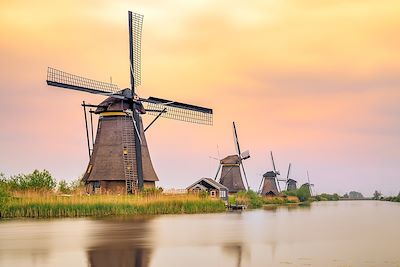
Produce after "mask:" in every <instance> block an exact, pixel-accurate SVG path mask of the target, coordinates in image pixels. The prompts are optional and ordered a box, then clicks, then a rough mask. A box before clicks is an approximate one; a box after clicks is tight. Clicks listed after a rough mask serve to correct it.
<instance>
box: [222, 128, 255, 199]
mask: <svg viewBox="0 0 400 267" xmlns="http://www.w3.org/2000/svg"><path fill="white" fill-rule="evenodd" d="M233 140H234V142H235V148H236V153H237V154H235V155H229V156H227V157H225V158H223V159H221V160H220V162H219V166H218V170H217V174H216V175H215V180H216V179H217V177H218V174H219V172H220V170H221V176H220V179H219V182H220V183H221V184H223V185H224V186H226V187H228V189H229V193H237V192H239V191H241V190H246V187H245V186H244V184H243V179H242V175H241V172H240V168H242V171H243V176H244V178H245V180H246V186H247V190H248V189H249V183H248V181H247V176H246V171H245V170H244V166H243V161H244V160H246V159H248V158H250V153H249V151H248V150H246V151H243V152H241V150H240V145H239V139H238V136H237V131H236V125H235V122H233Z"/></svg>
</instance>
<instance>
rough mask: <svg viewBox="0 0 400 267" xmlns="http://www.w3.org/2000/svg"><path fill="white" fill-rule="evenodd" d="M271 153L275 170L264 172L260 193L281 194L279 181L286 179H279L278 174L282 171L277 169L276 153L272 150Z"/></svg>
mask: <svg viewBox="0 0 400 267" xmlns="http://www.w3.org/2000/svg"><path fill="white" fill-rule="evenodd" d="M270 155H271V161H272V167H273V171H267V172H266V173H264V175H263V177H262V179H261V183H260V186H259V188H258V192H260V194H261V195H263V196H277V195H279V193H280V192H281V188H280V185H279V181H286V180H282V179H278V175H280V172H279V171H278V170H276V166H275V161H274V155H273V154H272V151H271V152H270ZM260 189H261V190H260Z"/></svg>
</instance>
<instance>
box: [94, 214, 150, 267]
mask: <svg viewBox="0 0 400 267" xmlns="http://www.w3.org/2000/svg"><path fill="white" fill-rule="evenodd" d="M150 221H151V218H138V219H129V218H128V219H123V218H116V219H111V220H110V219H108V220H105V221H104V222H103V223H102V224H103V227H101V229H98V231H95V232H93V233H92V237H95V238H96V240H97V241H96V242H95V243H94V244H93V245H92V246H90V247H89V248H88V249H87V255H88V260H89V264H90V266H95V267H113V266H135V267H141V266H143V267H146V266H150V259H151V254H152V249H151V248H150V246H148V244H146V243H145V242H144V241H145V239H146V236H149V235H151V230H150V227H149V226H150Z"/></svg>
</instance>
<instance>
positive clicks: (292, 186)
mask: <svg viewBox="0 0 400 267" xmlns="http://www.w3.org/2000/svg"><path fill="white" fill-rule="evenodd" d="M291 167H292V163H289V167H288V171H287V175H286V180H285V182H286V191H291V190H296V189H297V181H296V180H294V179H291V178H289V175H290V171H291Z"/></svg>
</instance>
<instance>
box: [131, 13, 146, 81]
mask: <svg viewBox="0 0 400 267" xmlns="http://www.w3.org/2000/svg"><path fill="white" fill-rule="evenodd" d="M128 16H129V45H130V47H129V52H130V53H129V54H130V64H131V77H132V76H133V80H134V87H135V88H136V87H138V86H139V85H141V84H142V27H143V15H141V14H138V13H133V12H131V11H129V13H128ZM131 83H132V81H131Z"/></svg>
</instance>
